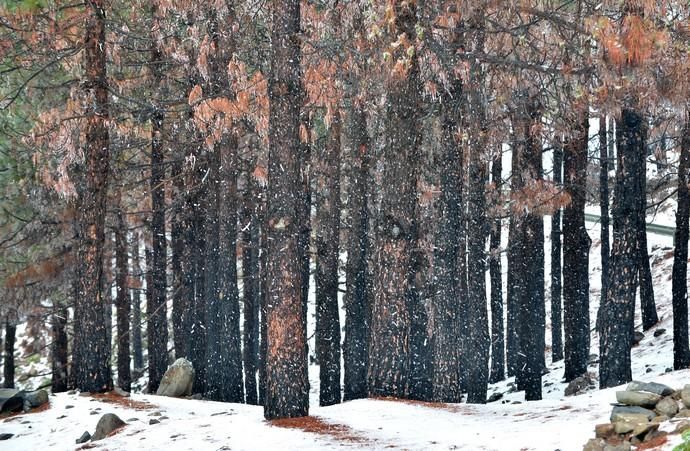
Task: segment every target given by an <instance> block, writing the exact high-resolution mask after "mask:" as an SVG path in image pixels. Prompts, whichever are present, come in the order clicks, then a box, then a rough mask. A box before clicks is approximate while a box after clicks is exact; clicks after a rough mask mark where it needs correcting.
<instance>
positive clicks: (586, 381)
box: [564, 374, 592, 396]
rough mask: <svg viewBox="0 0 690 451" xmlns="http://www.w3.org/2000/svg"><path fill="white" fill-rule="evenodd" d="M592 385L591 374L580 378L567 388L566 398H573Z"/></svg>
mask: <svg viewBox="0 0 690 451" xmlns="http://www.w3.org/2000/svg"><path fill="white" fill-rule="evenodd" d="M591 383H592V379H591V378H590V377H589V374H583V375H582V376H580V377H576V378H575V379H573V380H572V381H570V383H569V384H568V386H567V387H565V392H564V394H565V396H573V395H577V394H579V393H581V392H582V391H584V390H586V389H587V387H589V386H590V384H591Z"/></svg>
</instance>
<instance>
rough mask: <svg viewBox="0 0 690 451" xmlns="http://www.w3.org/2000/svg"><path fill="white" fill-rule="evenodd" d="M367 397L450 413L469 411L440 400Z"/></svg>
mask: <svg viewBox="0 0 690 451" xmlns="http://www.w3.org/2000/svg"><path fill="white" fill-rule="evenodd" d="M369 399H374V400H376V401H389V402H399V403H402V404H410V405H413V406H421V407H427V408H429V409H439V410H446V411H448V412H452V413H459V412H463V413H471V412H469V411H465V410H463V408H462V406H460V405H453V404H446V403H442V402H429V401H415V400H413V399H401V398H391V397H374V398H369Z"/></svg>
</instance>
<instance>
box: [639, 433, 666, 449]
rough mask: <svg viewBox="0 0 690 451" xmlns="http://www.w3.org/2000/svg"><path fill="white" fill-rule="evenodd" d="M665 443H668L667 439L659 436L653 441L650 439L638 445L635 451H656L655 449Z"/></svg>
mask: <svg viewBox="0 0 690 451" xmlns="http://www.w3.org/2000/svg"><path fill="white" fill-rule="evenodd" d="M666 442H668V437H666V436H665V435H663V436H659V437H654V438H653V439H651V440H649V441H646V442H643V443H640V444H639V445H638V446H637V449H638V450H641V449H657V448H659V447H660V446H662V445H664V444H666Z"/></svg>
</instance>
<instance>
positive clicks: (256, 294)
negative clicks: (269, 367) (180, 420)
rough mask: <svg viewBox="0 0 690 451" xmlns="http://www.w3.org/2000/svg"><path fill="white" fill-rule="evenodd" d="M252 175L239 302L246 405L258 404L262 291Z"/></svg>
mask: <svg viewBox="0 0 690 451" xmlns="http://www.w3.org/2000/svg"><path fill="white" fill-rule="evenodd" d="M251 178H252V176H251V174H250V173H249V172H248V173H247V182H246V183H247V188H246V193H245V202H244V213H245V218H244V222H245V226H244V227H243V229H242V230H243V232H242V279H243V283H242V287H243V289H242V301H243V306H244V312H243V313H244V325H243V328H242V332H243V345H244V346H243V349H242V351H243V361H244V391H245V394H246V400H247V404H250V405H257V404H258V403H259V394H258V385H257V371H258V366H259V327H260V323H259V309H260V304H261V297H260V296H261V292H260V287H259V275H260V274H259V272H260V270H261V269H260V264H259V249H260V246H261V238H260V237H261V235H260V231H261V229H260V226H259V222H258V215H257V211H256V210H257V207H256V206H255V202H257V201H256V197H257V193H256V189H255V182H254V181H253V180H251Z"/></svg>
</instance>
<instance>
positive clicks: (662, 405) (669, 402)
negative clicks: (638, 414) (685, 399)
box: [655, 397, 678, 418]
mask: <svg viewBox="0 0 690 451" xmlns="http://www.w3.org/2000/svg"><path fill="white" fill-rule="evenodd" d="M655 410H656V411H657V412H659V413H660V414H661V415H666V416H667V417H669V418H670V417H673V416H675V415H676V414H677V413H678V403H677V402H676V401H675V400H674V399H673V398H670V397H667V398H663V399H661V400H660V401H659V402H658V403H656V408H655Z"/></svg>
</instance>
